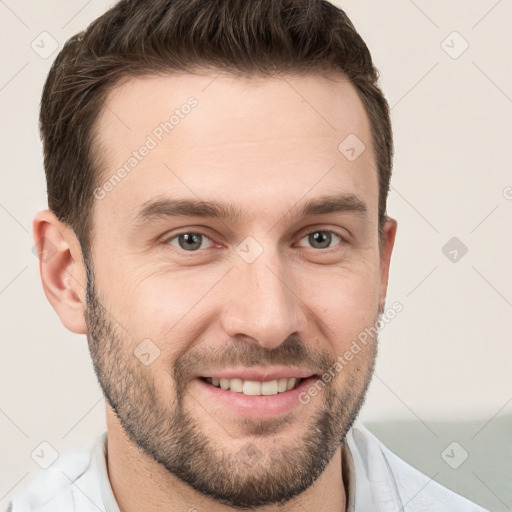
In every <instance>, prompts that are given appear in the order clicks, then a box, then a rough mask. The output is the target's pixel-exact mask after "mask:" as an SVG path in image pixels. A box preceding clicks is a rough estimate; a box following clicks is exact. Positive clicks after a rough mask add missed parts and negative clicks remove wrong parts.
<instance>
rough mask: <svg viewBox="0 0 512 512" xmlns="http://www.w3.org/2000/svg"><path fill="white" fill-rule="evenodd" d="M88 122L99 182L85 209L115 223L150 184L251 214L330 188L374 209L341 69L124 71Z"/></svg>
mask: <svg viewBox="0 0 512 512" xmlns="http://www.w3.org/2000/svg"><path fill="white" fill-rule="evenodd" d="M96 127H97V143H98V145H97V149H98V150H99V151H100V152H101V157H102V160H103V169H102V171H103V172H102V174H103V175H102V177H101V179H100V180H99V183H98V185H99V186H100V187H102V189H103V190H104V191H106V193H105V194H104V197H103V199H101V201H96V202H95V203H96V204H95V207H94V209H95V211H96V213H98V211H99V212H101V213H103V214H105V215H109V214H111V213H112V212H114V211H115V213H116V218H118V219H120V221H122V222H125V223H130V222H132V221H134V219H135V217H136V215H137V213H138V212H139V210H140V206H141V205H143V204H147V203H148V201H150V200H151V199H152V198H155V197H157V196H162V195H168V196H171V197H179V198H193V199H198V198H204V199H215V200H218V199H222V198H225V199H226V200H227V201H228V202H230V203H235V202H238V204H239V206H240V209H241V210H242V211H244V210H246V211H247V213H248V215H251V217H252V218H254V215H255V213H256V212H258V214H262V213H263V211H268V212H270V211H271V210H272V209H275V213H276V215H277V210H278V209H279V208H281V209H283V208H285V207H288V206H290V205H291V204H296V203H297V202H299V201H300V200H301V198H304V199H311V198H312V197H314V196H320V195H325V194H326V193H332V192H338V193H345V192H346V193H351V194H353V195H357V196H359V197H361V196H367V197H366V199H365V202H366V203H371V202H372V201H373V202H375V209H376V200H377V195H378V192H377V175H376V169H375V164H374V153H373V146H372V141H371V135H370V133H371V131H370V125H369V121H368V117H367V115H366V112H365V109H364V106H363V104H362V101H361V100H360V98H359V96H358V94H357V92H356V90H355V88H354V87H353V85H352V84H351V83H350V82H349V81H348V80H346V79H345V78H344V77H343V76H341V75H339V76H337V77H335V79H333V78H326V77H322V76H319V75H307V76H301V77H299V76H283V77H273V78H243V79H241V78H238V77H233V76H230V75H225V74H219V75H215V74H211V75H191V74H186V73H177V74H172V75H171V74H170V75H165V76H145V77H139V78H132V79H129V80H126V81H124V82H123V83H121V85H119V86H118V87H116V88H115V89H114V90H112V91H111V92H110V94H109V96H108V98H107V101H106V105H105V107H104V109H103V111H102V113H101V115H100V116H99V118H98V121H97V126H96ZM347 149H348V150H349V152H348V153H347V152H346V151H347ZM354 153H355V156H358V154H359V153H361V154H360V155H359V156H358V157H357V158H355V159H354V158H353V157H354ZM306 196H307V197H306ZM373 206H374V205H370V208H373ZM249 210H251V211H249ZM281 214H282V212H281ZM95 217H97V215H96V214H95ZM98 218H101V217H98Z"/></svg>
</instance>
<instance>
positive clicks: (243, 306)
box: [223, 240, 304, 348]
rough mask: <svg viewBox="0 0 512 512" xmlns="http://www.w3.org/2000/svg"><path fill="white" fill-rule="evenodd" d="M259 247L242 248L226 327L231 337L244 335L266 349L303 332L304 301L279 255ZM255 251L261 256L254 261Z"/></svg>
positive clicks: (232, 280)
mask: <svg viewBox="0 0 512 512" xmlns="http://www.w3.org/2000/svg"><path fill="white" fill-rule="evenodd" d="M251 244H252V245H251ZM260 247H261V249H259V250H258V247H257V246H256V244H255V243H254V241H253V240H252V241H251V240H249V241H248V245H246V246H244V244H243V243H242V244H240V247H239V250H238V251H237V252H238V253H239V256H240V257H239V258H235V262H236V263H235V268H234V269H233V272H231V273H230V274H231V277H230V281H229V284H228V286H229V290H230V291H229V294H228V295H227V297H228V304H227V305H226V307H225V308H224V314H223V325H224V329H225V330H226V332H227V334H228V335H230V336H236V335H240V334H244V335H246V336H250V337H251V338H253V339H254V340H256V341H257V342H258V343H259V344H260V345H261V346H264V347H265V348H274V347H277V346H278V345H280V344H281V343H282V342H283V341H285V340H286V338H287V337H288V336H289V335H290V334H293V333H294V332H296V331H301V330H302V329H303V326H304V324H303V322H304V316H303V312H302V307H301V304H302V301H301V299H300V298H299V297H298V296H297V292H296V291H295V290H294V283H293V280H292V279H291V277H290V276H291V273H290V271H289V270H290V268H289V267H288V268H287V267H286V262H283V260H282V258H281V257H280V255H279V253H278V251H277V250H276V249H272V248H270V247H268V246H266V247H264V248H263V247H262V246H261V245H260ZM244 249H245V250H246V252H245V253H244ZM255 251H256V253H257V252H259V253H260V254H259V255H257V256H256V258H255V259H254V260H253V261H251V259H252V258H254V257H255ZM251 252H252V255H251V256H249V257H246V255H247V254H251ZM240 254H241V255H240Z"/></svg>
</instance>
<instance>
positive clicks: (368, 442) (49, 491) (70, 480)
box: [5, 424, 488, 512]
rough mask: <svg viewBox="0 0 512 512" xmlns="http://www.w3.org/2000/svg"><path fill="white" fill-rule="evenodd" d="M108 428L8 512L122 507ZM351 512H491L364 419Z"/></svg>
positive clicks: (91, 511) (354, 435)
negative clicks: (112, 475) (109, 460)
mask: <svg viewBox="0 0 512 512" xmlns="http://www.w3.org/2000/svg"><path fill="white" fill-rule="evenodd" d="M106 454H107V432H106V431H105V432H103V434H101V436H99V437H98V439H97V440H96V442H95V443H94V444H93V445H92V446H91V448H90V450H89V451H81V452H74V453H67V454H65V455H63V456H61V457H59V458H58V459H57V461H56V462H54V464H53V465H52V466H50V467H49V468H48V469H46V470H43V471H42V472H41V474H39V475H38V476H37V477H36V478H35V479H34V480H33V481H32V482H31V483H30V484H29V485H28V487H27V488H25V489H24V490H22V491H20V492H18V493H17V494H14V495H13V497H12V498H11V501H10V502H9V504H8V506H7V509H6V510H5V512H99V511H101V512H120V510H119V506H118V505H117V502H116V500H115V497H114V493H113V491H112V487H111V485H110V481H109V478H108V473H107V464H106ZM343 473H344V479H345V480H346V482H347V489H346V492H347V512H488V511H487V510H486V509H484V508H482V507H480V506H478V505H476V504H474V503H472V502H470V501H469V500H467V499H466V498H463V497H462V496H459V495H458V494H455V493H454V492H453V491H450V490H448V489H446V488H445V487H443V486H442V485H440V484H438V483H437V482H435V481H434V480H432V479H431V478H429V477H428V476H426V475H424V474H423V473H421V472H419V471H418V470H416V469H414V468H413V467H412V466H410V465H409V464H407V463H406V462H405V461H403V460H402V459H400V458H399V457H398V456H396V455H395V454H394V453H392V452H391V451H390V450H388V449H387V448H386V447H385V446H384V445H383V444H382V443H381V442H380V441H379V440H378V439H377V438H376V437H375V436H373V434H371V433H370V432H369V431H368V430H367V429H366V428H365V427H363V426H362V425H360V424H356V425H354V426H353V427H352V428H351V429H350V431H349V433H348V434H347V437H346V444H345V447H344V451H343Z"/></svg>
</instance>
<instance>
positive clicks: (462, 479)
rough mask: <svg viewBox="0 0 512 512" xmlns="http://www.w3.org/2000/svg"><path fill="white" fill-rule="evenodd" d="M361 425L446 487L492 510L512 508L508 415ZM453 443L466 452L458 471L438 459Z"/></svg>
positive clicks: (511, 422) (511, 419)
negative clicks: (450, 420) (460, 420)
mask: <svg viewBox="0 0 512 512" xmlns="http://www.w3.org/2000/svg"><path fill="white" fill-rule="evenodd" d="M487 421H488V420H487ZM364 425H365V426H366V427H367V428H368V430H370V432H372V433H373V434H374V435H375V436H376V437H377V438H378V439H379V440H380V441H382V442H383V443H384V444H385V445H386V446H387V447H388V448H389V449H390V450H392V451H393V452H394V453H396V454H397V455H398V456H399V457H401V458H402V459H403V460H405V461H406V462H408V463H409V464H410V465H412V466H414V467H415V468H417V469H419V470H420V471H421V472H422V473H425V474H426V475H428V476H430V477H432V478H433V479H434V480H435V481H437V482H439V483H440V484H442V485H444V486H445V487H448V488H449V489H451V490H453V491H455V492H457V493H458V494H461V495H462V496H465V497H466V498H468V499H470V500H471V501H474V502H475V503H478V504H479V505H481V506H483V507H486V508H488V509H489V510H491V511H493V512H508V511H510V510H512V416H504V417H497V418H494V419H492V420H491V421H488V422H486V421H474V422H459V423H457V422H425V423H423V422H421V421H420V420H417V421H410V422H407V421H390V422H382V423H369V422H366V423H365V424H364ZM436 436H438V437H436ZM453 441H456V442H457V443H459V444H460V445H461V446H462V447H463V448H464V449H465V450H466V451H467V452H468V454H469V456H468V458H467V459H466V460H465V461H464V462H463V463H462V464H461V465H460V466H459V467H458V468H457V469H452V468H451V467H450V466H449V465H448V464H447V463H446V462H445V461H444V460H443V458H442V457H441V453H442V452H443V451H444V450H445V448H446V447H448V446H449V445H450V443H452V442H453ZM449 453H450V454H453V453H454V452H453V451H449Z"/></svg>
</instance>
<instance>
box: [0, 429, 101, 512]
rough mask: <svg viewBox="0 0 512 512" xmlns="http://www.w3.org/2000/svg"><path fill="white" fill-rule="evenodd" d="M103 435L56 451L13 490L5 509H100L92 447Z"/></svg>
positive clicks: (86, 511) (29, 511)
mask: <svg viewBox="0 0 512 512" xmlns="http://www.w3.org/2000/svg"><path fill="white" fill-rule="evenodd" d="M103 436H104V434H103V435H102V436H100V438H99V439H97V440H96V441H95V442H93V443H91V445H90V447H87V448H85V447H82V448H79V449H76V450H73V451H68V452H67V453H64V454H62V455H60V456H59V458H58V459H57V460H56V461H55V462H54V463H53V464H52V465H51V466H50V467H49V468H47V469H43V470H40V473H38V474H37V475H36V476H35V478H34V479H33V480H32V481H31V482H30V483H29V484H28V485H27V486H26V487H25V488H24V489H22V490H21V491H19V492H17V493H14V494H13V496H12V498H11V500H10V502H9V504H8V506H7V509H6V510H5V512H58V511H66V512H73V511H75V510H76V511H78V510H79V511H80V512H89V511H91V512H92V511H94V512H98V511H103V504H102V501H101V495H100V492H99V485H98V480H97V475H96V469H95V460H94V451H95V447H96V446H97V445H98V443H99V442H101V441H102V440H103Z"/></svg>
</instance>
